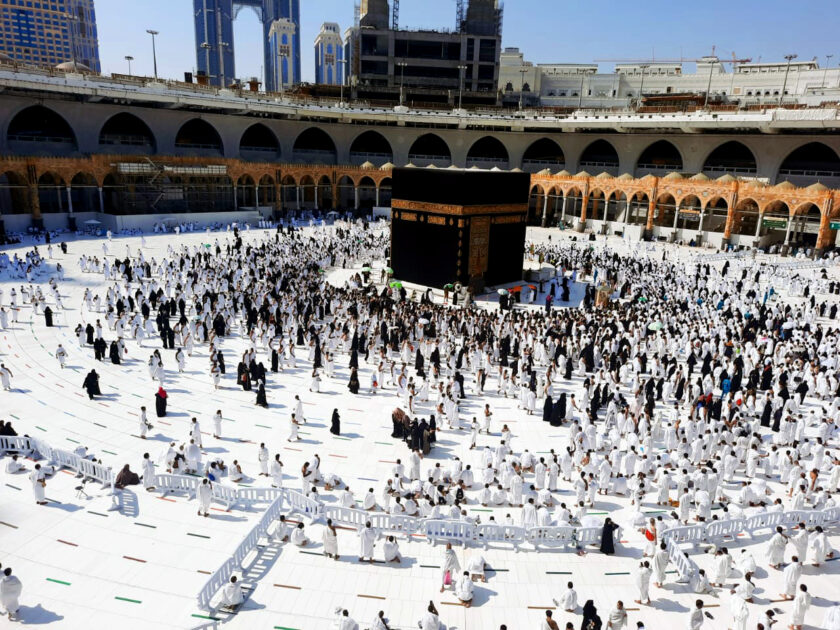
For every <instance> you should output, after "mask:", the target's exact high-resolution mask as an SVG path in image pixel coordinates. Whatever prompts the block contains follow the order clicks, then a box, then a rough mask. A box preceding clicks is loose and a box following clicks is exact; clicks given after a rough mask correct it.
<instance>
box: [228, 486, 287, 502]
mask: <svg viewBox="0 0 840 630" xmlns="http://www.w3.org/2000/svg"><path fill="white" fill-rule="evenodd" d="M281 494H283V491H282V490H281V489H280V488H237V489H236V500H237V503H248V504H251V503H271V502H272V501H274V499H276V498H277V497H279V496H280V495H281Z"/></svg>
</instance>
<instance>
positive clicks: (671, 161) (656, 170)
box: [635, 140, 683, 177]
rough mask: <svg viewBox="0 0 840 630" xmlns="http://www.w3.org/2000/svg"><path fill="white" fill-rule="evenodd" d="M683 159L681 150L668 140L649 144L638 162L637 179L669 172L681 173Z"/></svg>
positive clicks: (636, 168)
mask: <svg viewBox="0 0 840 630" xmlns="http://www.w3.org/2000/svg"><path fill="white" fill-rule="evenodd" d="M682 168H683V157H682V154H681V153H680V150H679V149H677V147H676V146H674V144H673V143H671V142H669V141H668V140H657V141H656V142H654V143H652V144H649V145H648V146H647V148H646V149H645V150H644V151H642V153H641V154H640V155H639V158H638V159H637V160H636V167H635V170H636V177H642V176H644V175H648V174H652V175H662V174H664V173H666V172H668V171H681V170H682Z"/></svg>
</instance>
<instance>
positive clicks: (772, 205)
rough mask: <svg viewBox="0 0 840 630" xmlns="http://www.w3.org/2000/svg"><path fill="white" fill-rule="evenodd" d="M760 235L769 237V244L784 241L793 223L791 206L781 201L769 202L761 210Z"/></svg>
mask: <svg viewBox="0 0 840 630" xmlns="http://www.w3.org/2000/svg"><path fill="white" fill-rule="evenodd" d="M760 220H761V225H760V226H759V228H758V235H759V236H762V237H767V239H768V242H767V244H768V245H769V244H772V243H774V242H776V243H777V242H782V241H784V238H785V234H786V233H787V229H788V224H789V223H790V221H791V216H790V206H788V204H787V203H786V202H784V201H782V200H780V199H774V200H773V201H770V202H768V203H767V204H766V205H765V206H764V208H762V210H761V215H760Z"/></svg>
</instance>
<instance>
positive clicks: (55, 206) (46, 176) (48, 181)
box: [38, 171, 68, 214]
mask: <svg viewBox="0 0 840 630" xmlns="http://www.w3.org/2000/svg"><path fill="white" fill-rule="evenodd" d="M66 187H67V184H66V183H65V181H64V179H63V178H62V177H61V175H59V174H58V173H55V172H53V171H47V172H46V173H42V174H41V176H40V177H38V204H39V206H40V208H41V214H55V213H58V212H67V210H68V208H67V203H66V201H65V199H64V194H65V192H64V191H65V189H66Z"/></svg>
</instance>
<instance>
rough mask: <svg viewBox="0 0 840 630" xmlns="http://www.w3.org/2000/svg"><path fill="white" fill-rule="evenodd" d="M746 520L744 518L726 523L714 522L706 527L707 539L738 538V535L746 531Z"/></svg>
mask: <svg viewBox="0 0 840 630" xmlns="http://www.w3.org/2000/svg"><path fill="white" fill-rule="evenodd" d="M745 522H746V521H745V520H744V519H742V518H733V519H730V520H726V521H712V522H711V523H709V524H708V525H706V538H707V539H709V540H715V539H718V538H724V537H726V536H729V537H731V538H736V537H737V536H738V534H740V533H742V532H743V531H744V526H745Z"/></svg>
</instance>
